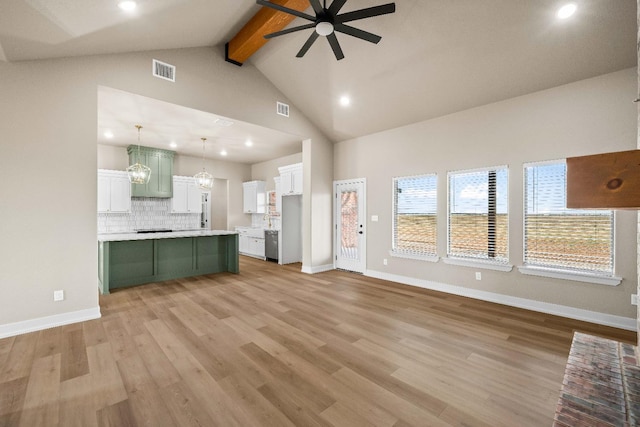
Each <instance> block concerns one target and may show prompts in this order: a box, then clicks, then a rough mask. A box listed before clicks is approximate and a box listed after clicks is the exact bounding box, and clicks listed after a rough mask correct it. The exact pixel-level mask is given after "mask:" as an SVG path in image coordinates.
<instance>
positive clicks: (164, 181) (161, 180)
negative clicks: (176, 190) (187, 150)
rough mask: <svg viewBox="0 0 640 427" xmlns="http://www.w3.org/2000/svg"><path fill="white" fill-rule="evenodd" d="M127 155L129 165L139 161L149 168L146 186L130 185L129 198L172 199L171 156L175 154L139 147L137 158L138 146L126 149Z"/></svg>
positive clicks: (168, 151)
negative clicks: (149, 176) (149, 175)
mask: <svg viewBox="0 0 640 427" xmlns="http://www.w3.org/2000/svg"><path fill="white" fill-rule="evenodd" d="M127 153H129V165H132V164H134V163H136V161H139V162H140V163H142V164H143V165H146V166H148V167H150V168H151V178H150V179H149V182H148V183H147V184H146V185H142V184H131V197H161V198H171V197H173V155H174V154H175V152H173V151H170V150H162V149H159V148H150V147H140V157H139V158H138V146H137V145H130V146H129V147H127Z"/></svg>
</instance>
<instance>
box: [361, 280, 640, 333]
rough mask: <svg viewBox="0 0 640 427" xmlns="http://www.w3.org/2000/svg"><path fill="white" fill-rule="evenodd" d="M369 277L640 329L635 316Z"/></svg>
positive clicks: (418, 281) (451, 287) (442, 286)
mask: <svg viewBox="0 0 640 427" xmlns="http://www.w3.org/2000/svg"><path fill="white" fill-rule="evenodd" d="M365 276H370V277H375V278H377V279H383V280H389V281H391V282H397V283H402V284H404V285H410V286H416V287H419V288H424V289H431V290H434V291H440V292H446V293H448V294H454V295H460V296H463V297H469V298H474V299H478V300H482V301H489V302H495V303H498V304H504V305H509V306H512V307H518V308H524V309H527V310H532V311H538V312H541V313H547V314H554V315H556V316H562V317H568V318H570V319H576V320H583V321H585V322H591V323H596V324H598V325H605V326H612V327H614V328H620V329H625V330H628V331H635V330H636V329H637V320H636V319H635V318H632V317H622V316H615V315H613V314H606V313H600V312H597V311H590V310H583V309H580V308H575V307H569V306H566V305H560V304H552V303H548V302H541V301H535V300H531V299H526V298H519V297H513V296H509V295H503V294H497V293H494V292H487V291H479V290H477V289H469V288H465V287H462V286H455V285H448V284H446V283H439V282H431V281H428V280H422V279H416V278H413V277H406V276H400V275H396V274H388V273H383V272H381V271H374V270H367V271H366V272H365Z"/></svg>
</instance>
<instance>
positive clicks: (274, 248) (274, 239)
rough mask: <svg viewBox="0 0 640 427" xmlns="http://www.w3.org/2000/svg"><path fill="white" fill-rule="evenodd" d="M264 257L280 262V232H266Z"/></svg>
mask: <svg viewBox="0 0 640 427" xmlns="http://www.w3.org/2000/svg"><path fill="white" fill-rule="evenodd" d="M264 257H265V258H266V260H267V261H274V262H278V230H264Z"/></svg>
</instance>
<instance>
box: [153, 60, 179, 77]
mask: <svg viewBox="0 0 640 427" xmlns="http://www.w3.org/2000/svg"><path fill="white" fill-rule="evenodd" d="M152 72H153V75H154V76H155V77H158V78H160V79H164V80H169V81H170V82H175V81H176V67H175V65H171V64H167V63H166V62H162V61H158V60H157V59H154V60H153V67H152Z"/></svg>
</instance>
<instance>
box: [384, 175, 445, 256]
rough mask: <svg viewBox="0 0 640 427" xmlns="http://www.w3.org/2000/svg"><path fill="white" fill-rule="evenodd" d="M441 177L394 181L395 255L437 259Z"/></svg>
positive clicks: (413, 177) (415, 177)
mask: <svg viewBox="0 0 640 427" xmlns="http://www.w3.org/2000/svg"><path fill="white" fill-rule="evenodd" d="M436 196H437V176H436V175H435V174H433V175H420V176H410V177H403V178H394V179H393V252H394V254H397V255H400V256H402V255H409V256H416V257H433V256H436V252H437V248H436V214H437V198H436Z"/></svg>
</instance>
